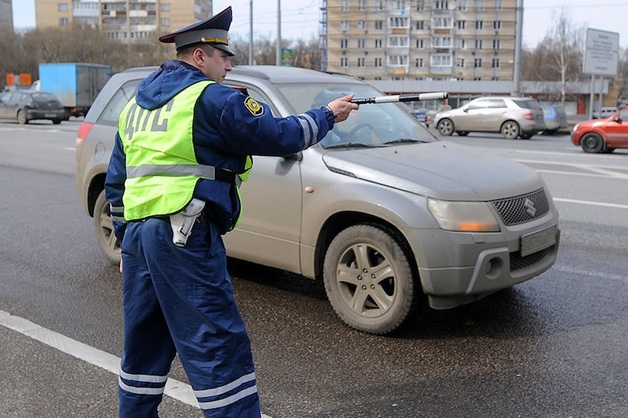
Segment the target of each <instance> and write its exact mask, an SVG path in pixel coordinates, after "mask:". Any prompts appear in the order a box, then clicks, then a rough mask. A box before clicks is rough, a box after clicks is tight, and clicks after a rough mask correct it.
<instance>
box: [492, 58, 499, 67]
mask: <svg viewBox="0 0 628 418" xmlns="http://www.w3.org/2000/svg"><path fill="white" fill-rule="evenodd" d="M492 67H493V68H499V58H493V64H492Z"/></svg>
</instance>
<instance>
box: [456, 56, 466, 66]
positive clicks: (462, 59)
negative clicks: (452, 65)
mask: <svg viewBox="0 0 628 418" xmlns="http://www.w3.org/2000/svg"><path fill="white" fill-rule="evenodd" d="M456 67H458V68H464V58H457V59H456Z"/></svg>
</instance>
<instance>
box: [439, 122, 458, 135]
mask: <svg viewBox="0 0 628 418" xmlns="http://www.w3.org/2000/svg"><path fill="white" fill-rule="evenodd" d="M436 129H437V130H438V132H439V133H440V134H441V135H443V136H451V135H453V133H454V131H455V129H454V122H453V121H452V120H451V119H441V120H439V121H438V125H436Z"/></svg>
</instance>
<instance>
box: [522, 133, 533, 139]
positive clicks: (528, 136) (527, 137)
mask: <svg viewBox="0 0 628 418" xmlns="http://www.w3.org/2000/svg"><path fill="white" fill-rule="evenodd" d="M532 136H534V134H523V133H522V134H520V135H519V138H521V139H530V138H532Z"/></svg>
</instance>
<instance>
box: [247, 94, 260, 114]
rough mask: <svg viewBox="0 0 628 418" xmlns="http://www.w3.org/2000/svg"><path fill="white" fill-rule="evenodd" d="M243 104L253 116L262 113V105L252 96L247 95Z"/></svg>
mask: <svg viewBox="0 0 628 418" xmlns="http://www.w3.org/2000/svg"><path fill="white" fill-rule="evenodd" d="M244 106H246V108H247V109H249V112H251V114H252V115H253V116H261V115H262V114H263V113H264V106H262V105H261V104H259V102H258V101H257V100H255V99H254V98H252V97H247V98H246V99H245V100H244Z"/></svg>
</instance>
